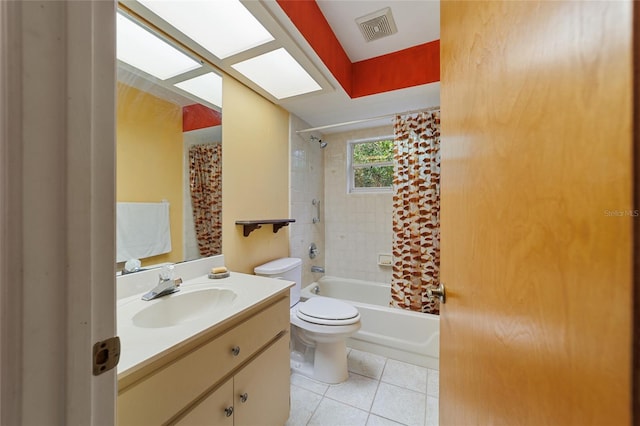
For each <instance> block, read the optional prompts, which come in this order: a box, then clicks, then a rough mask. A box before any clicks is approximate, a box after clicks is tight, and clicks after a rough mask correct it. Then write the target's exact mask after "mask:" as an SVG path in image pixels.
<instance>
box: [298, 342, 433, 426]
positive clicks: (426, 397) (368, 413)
mask: <svg viewBox="0 0 640 426" xmlns="http://www.w3.org/2000/svg"><path fill="white" fill-rule="evenodd" d="M352 352H353V350H349V352H348V354H349V355H351V354H352ZM359 352H360V353H363V354H367V352H364V351H359ZM381 358H384V362H383V363H382V368H381V370H380V374H379V376H378V377H370V376H367V375H365V374H361V373H360V372H354V371H351V370H348V373H349V378H351V377H353V376H358V377H360V378H363V379H368V380H375V381H376V382H377V383H376V385H375V386H376V388H375V391H374V392H373V396H372V398H371V401H370V403H369V404H368V410H366V409H363V408H360V407H357V406H355V405H352V404H351V403H347V402H344V401H341V400H339V399H334V398H332V397H331V396H328V395H327V394H328V393H329V390H330V389H331V388H332V387H333V386H338V385H339V384H336V385H327V386H326V388H324V390H323V392H322V393H318V392H315V391H313V390H310V389H307V388H305V387H302V386H300V385H299V384H296V385H294V384H293V383H292V386H294V387H296V388H300V389H304V390H306V391H308V392H310V393H313V394H315V395H318V396H320V400H319V402H318V404H317V405H316V406H315V408H314V409H313V411H312V412H311V415H310V416H309V419H308V420H307V421H306V423H305V426H309V425H310V424H311V421H312V419H313V418H314V416H315V415H316V414H317V413H318V410H319V409H320V406H321V405H322V404H323V402H324V401H325V399H327V400H330V401H333V402H336V403H339V404H341V405H343V406H346V407H349V408H350V409H353V410H358V411H360V412H363V413H366V418H365V424H369V422H370V420H371V419H372V416H375V417H376V418H380V419H385V420H387V421H389V422H393V423H397V424H402V425H405V423H402V422H401V421H399V420H397V419H393V418H390V417H389V416H388V415H387V414H384V415H383V414H377V413H374V412H372V410H373V407H374V403H375V401H376V398H377V397H378V394H379V391H380V385H381V383H384V384H385V385H386V386H392V387H396V388H399V389H403V390H407V391H411V392H415V393H417V394H420V395H423V396H424V404H425V408H424V410H422V412H421V413H420V414H419V415H420V417H422V424H423V425H426V424H427V420H428V418H429V416H428V415H427V409H428V400H429V398H434V399H436V400H437V399H438V397H435V396H432V395H429V392H428V389H429V370H431V369H428V368H427V383H426V386H425V389H424V392H420V391H418V390H415V389H412V388H409V387H406V386H402V385H399V384H395V383H390V382H386V381H383V376H384V373H385V370H386V369H387V367H388V361H389V359H390V358H387V357H381ZM354 362H355V361H354ZM405 364H410V363H405ZM378 365H380V364H378ZM410 365H413V364H410ZM360 366H361V365H359V367H360ZM357 369H361V368H357ZM374 370H375V369H373V370H371V371H374ZM364 372H367V371H366V369H365V371H364ZM300 376H301V375H300ZM302 377H304V376H302ZM349 378H348V379H347V381H348V380H349ZM305 379H307V380H309V381H310V382H313V383H317V384H320V385H325V384H324V383H321V382H317V381H315V380H313V379H309V378H305ZM356 392H357V390H356ZM356 404H357V402H356ZM292 410H293V407H292ZM416 414H418V413H416ZM290 426H302V425H290ZM327 426H335V425H327Z"/></svg>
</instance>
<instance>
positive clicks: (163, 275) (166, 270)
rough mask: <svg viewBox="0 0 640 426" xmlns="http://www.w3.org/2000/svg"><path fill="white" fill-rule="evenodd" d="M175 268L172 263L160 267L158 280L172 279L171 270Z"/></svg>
mask: <svg viewBox="0 0 640 426" xmlns="http://www.w3.org/2000/svg"><path fill="white" fill-rule="evenodd" d="M174 269H175V266H173V265H165V266H163V267H162V269H161V270H160V280H161V281H168V280H171V279H173V270H174Z"/></svg>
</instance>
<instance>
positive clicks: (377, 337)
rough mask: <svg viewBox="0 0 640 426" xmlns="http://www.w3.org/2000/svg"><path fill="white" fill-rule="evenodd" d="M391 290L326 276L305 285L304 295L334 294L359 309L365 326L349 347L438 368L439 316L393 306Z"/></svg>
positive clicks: (377, 284)
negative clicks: (390, 304)
mask: <svg viewBox="0 0 640 426" xmlns="http://www.w3.org/2000/svg"><path fill="white" fill-rule="evenodd" d="M316 288H317V293H316ZM390 291H391V290H390V286H389V285H387V284H381V283H373V282H367V281H360V280H352V279H347V278H336V277H328V276H325V277H322V278H321V279H320V280H318V281H317V282H315V283H313V284H311V285H308V286H307V287H305V288H303V289H302V292H301V297H302V298H305V299H308V298H311V297H315V296H326V297H333V298H336V299H342V300H345V301H348V302H349V303H351V304H352V305H354V306H355V307H356V308H358V311H359V312H360V317H361V322H362V327H361V328H360V331H358V332H357V333H356V334H355V335H354V336H353V337H351V338H350V339H349V340H348V341H347V346H349V347H351V348H354V349H358V350H362V351H367V352H371V353H375V354H378V355H383V356H385V357H388V358H392V359H396V360H399V361H404V362H408V363H411V364H415V365H421V366H423V367H427V368H433V369H438V365H439V362H438V357H439V351H440V318H439V317H438V315H432V314H423V313H419V312H412V311H407V310H404V309H399V308H392V307H390V306H389V298H390Z"/></svg>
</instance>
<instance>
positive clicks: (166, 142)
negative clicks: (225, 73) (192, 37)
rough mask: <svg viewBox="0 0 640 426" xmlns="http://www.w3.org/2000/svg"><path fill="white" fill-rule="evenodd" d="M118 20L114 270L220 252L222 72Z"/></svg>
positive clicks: (123, 16)
mask: <svg viewBox="0 0 640 426" xmlns="http://www.w3.org/2000/svg"><path fill="white" fill-rule="evenodd" d="M117 25H118V26H117V31H118V43H117V57H118V83H117V89H118V90H117V126H116V127H117V132H116V137H117V174H116V176H117V183H116V191H117V194H116V200H117V206H116V221H117V226H116V229H117V235H116V245H117V257H116V260H117V262H118V265H117V266H118V267H117V270H121V269H122V268H123V267H124V265H125V262H126V261H128V260H131V259H140V260H141V263H142V265H141V267H142V268H144V267H146V266H150V265H157V264H162V263H166V262H171V263H175V262H181V261H184V260H192V259H196V258H199V257H203V256H211V255H215V254H220V253H221V252H222V238H221V237H222V226H221V217H222V183H221V179H222V127H221V120H222V78H221V76H220V75H219V74H217V73H216V72H214V70H213V69H212V67H210V66H208V65H207V64H206V63H204V62H203V61H202V60H201V59H200V58H198V57H196V56H194V55H193V54H192V53H191V52H190V51H189V50H187V49H183V48H182V47H181V46H180V45H179V44H177V43H176V42H175V41H173V40H171V39H169V38H168V37H166V36H165V35H163V34H159V33H156V32H154V30H153V29H152V28H149V27H148V26H145V25H143V24H141V23H139V22H136V21H135V19H132V18H131V17H129V16H128V15H127V14H125V13H122V12H120V13H119V14H118V21H117ZM135 263H136V262H130V263H129V265H134V266H135Z"/></svg>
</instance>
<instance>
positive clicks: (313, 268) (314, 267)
mask: <svg viewBox="0 0 640 426" xmlns="http://www.w3.org/2000/svg"><path fill="white" fill-rule="evenodd" d="M311 272H320V273H321V274H324V267H322V266H312V267H311Z"/></svg>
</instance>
